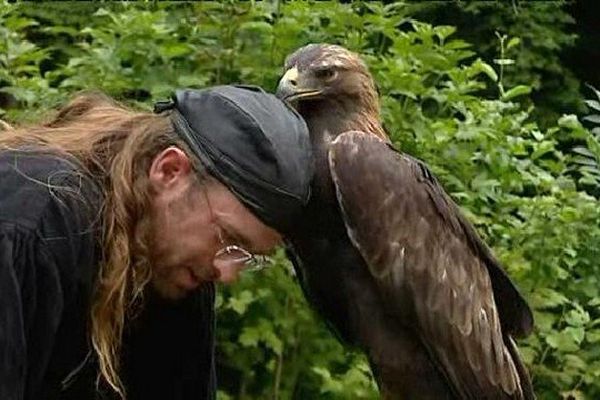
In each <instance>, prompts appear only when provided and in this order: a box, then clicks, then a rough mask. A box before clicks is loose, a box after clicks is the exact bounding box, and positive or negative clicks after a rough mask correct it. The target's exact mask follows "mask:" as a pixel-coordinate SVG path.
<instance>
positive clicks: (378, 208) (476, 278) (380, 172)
mask: <svg viewBox="0 0 600 400" xmlns="http://www.w3.org/2000/svg"><path fill="white" fill-rule="evenodd" d="M329 160H330V168H331V173H332V176H333V181H334V184H335V188H336V192H337V197H338V201H339V202H340V206H341V209H342V213H343V215H344V221H345V223H346V225H347V228H348V234H349V236H350V239H351V240H352V242H353V243H354V245H355V246H356V247H357V248H358V250H359V251H360V252H361V254H362V255H363V257H364V259H365V261H366V262H367V265H368V266H369V268H370V269H371V271H372V272H373V275H374V276H375V277H376V279H377V281H378V282H379V285H380V289H381V290H382V292H385V293H388V298H389V301H388V302H387V303H386V307H387V308H388V312H389V313H390V314H392V315H393V314H396V315H398V316H400V315H402V314H404V313H406V309H404V310H400V309H398V305H399V304H404V305H405V304H406V301H404V300H403V299H405V298H406V297H409V298H411V300H412V303H413V310H412V311H413V313H414V316H415V318H416V321H417V330H418V331H419V332H420V336H421V339H422V341H423V344H424V345H425V347H426V348H427V349H428V351H429V352H430V354H431V356H432V358H433V359H434V360H437V362H438V363H439V364H440V367H441V369H442V370H443V371H444V373H445V375H446V376H447V378H448V379H449V380H450V381H451V382H452V386H453V387H454V388H455V390H456V391H457V393H458V394H459V396H460V397H461V398H468V399H477V398H489V399H509V398H511V399H523V398H525V397H524V394H523V393H522V389H521V384H520V382H521V377H520V376H519V374H518V371H517V369H516V367H515V364H514V362H513V359H512V356H511V354H510V352H509V351H508V349H507V348H506V345H505V342H504V340H505V339H504V336H503V333H502V329H501V325H500V321H499V317H498V312H497V309H496V306H495V302H494V294H493V290H492V285H491V282H490V277H489V275H488V273H487V268H486V267H485V265H483V264H482V262H481V260H480V259H479V258H478V256H477V254H475V252H474V251H473V249H472V248H471V246H470V244H469V241H468V240H467V238H466V234H465V232H464V230H463V229H462V226H461V224H460V221H459V220H458V219H457V216H456V215H453V211H454V210H455V209H456V208H455V207H450V206H449V205H450V204H451V200H450V199H449V198H448V197H447V196H446V195H445V194H444V193H443V191H441V189H439V190H438V193H436V195H438V196H443V201H444V202H445V203H447V205H446V206H445V207H444V208H443V209H442V210H440V209H439V206H440V202H438V204H437V205H436V204H435V203H434V202H433V201H432V200H431V196H432V193H431V188H432V187H433V188H436V186H432V187H430V186H428V185H423V184H422V183H421V182H420V176H421V174H420V172H421V168H422V166H421V167H419V168H415V167H416V164H417V163H416V161H415V160H414V159H411V158H410V157H408V156H405V155H402V154H400V153H397V152H394V151H393V150H391V149H390V147H389V146H387V145H386V144H385V143H383V142H382V141H381V140H379V139H377V138H375V137H374V136H372V135H365V134H363V133H360V132H349V133H344V134H342V135H340V136H338V138H337V139H336V140H335V141H334V142H333V143H332V145H331V148H330V153H329ZM415 171H417V173H415ZM357 177H360V178H361V179H360V184H357ZM390 192H392V193H390ZM393 200H395V201H393ZM382 204H386V206H385V207H382ZM440 211H441V212H443V213H444V214H445V215H444V217H445V218H439V215H438V214H439V212H440ZM390 242H391V243H393V245H390ZM400 253H402V257H400V256H399V255H400ZM400 258H402V260H401V262H398V260H399V259H400ZM399 269H400V270H401V271H398V272H396V271H397V270H399ZM390 277H396V279H390ZM398 278H399V279H398ZM465 295H467V296H465Z"/></svg>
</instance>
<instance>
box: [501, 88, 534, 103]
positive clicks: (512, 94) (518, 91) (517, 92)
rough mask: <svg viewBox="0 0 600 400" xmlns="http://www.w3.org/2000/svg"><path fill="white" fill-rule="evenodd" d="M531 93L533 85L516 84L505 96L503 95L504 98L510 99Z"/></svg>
mask: <svg viewBox="0 0 600 400" xmlns="http://www.w3.org/2000/svg"><path fill="white" fill-rule="evenodd" d="M529 93H531V86H525V85H518V86H515V87H514V88H512V89H510V90H509V91H507V92H506V93H504V96H502V99H503V100H510V99H512V98H514V97H517V96H523V95H525V94H529Z"/></svg>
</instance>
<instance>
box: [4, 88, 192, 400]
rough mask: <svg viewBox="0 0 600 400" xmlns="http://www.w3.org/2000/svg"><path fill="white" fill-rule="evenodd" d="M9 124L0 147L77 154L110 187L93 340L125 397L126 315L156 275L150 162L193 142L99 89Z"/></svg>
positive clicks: (160, 118)
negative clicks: (32, 120) (40, 118)
mask: <svg viewBox="0 0 600 400" xmlns="http://www.w3.org/2000/svg"><path fill="white" fill-rule="evenodd" d="M3 128H4V129H3V130H1V131H0V150H3V149H4V150H6V149H16V148H22V147H23V146H27V147H28V148H32V147H34V148H36V149H40V150H42V151H47V152H51V153H53V154H58V155H65V156H70V157H72V158H75V159H76V160H77V161H78V163H79V164H80V166H81V168H82V169H83V172H84V173H85V174H87V176H88V177H91V179H92V180H93V181H94V182H96V183H98V184H99V186H100V188H101V190H102V192H103V195H104V200H103V206H102V222H103V223H102V248H103V254H102V263H101V266H100V270H99V275H98V280H97V283H96V290H95V293H94V299H93V302H92V309H91V340H92V345H93V348H94V351H95V352H96V354H97V356H98V360H99V365H100V374H101V375H102V377H103V378H104V379H105V380H106V382H107V383H108V384H109V385H110V387H112V388H113V389H114V390H115V391H116V392H117V393H119V395H120V396H121V397H122V398H125V390H124V387H123V384H122V381H121V379H120V378H119V358H120V350H121V341H122V336H123V326H124V321H125V319H126V317H127V316H128V314H129V313H130V312H131V311H132V310H133V309H134V308H135V305H136V304H139V301H140V300H141V295H142V293H143V289H144V287H145V285H146V284H147V283H148V282H149V280H150V277H151V269H150V263H149V256H148V253H149V249H148V232H149V231H150V219H149V212H148V210H149V202H150V192H149V184H148V170H149V167H150V164H151V162H152V159H153V158H154V156H155V155H156V154H157V153H158V152H160V151H161V150H162V149H164V148H166V147H168V146H171V145H176V146H179V147H181V148H183V149H185V145H183V143H181V142H180V141H179V140H178V138H177V136H176V134H175V132H174V131H173V128H172V125H171V123H170V121H169V119H168V118H167V116H166V115H164V114H161V115H156V114H152V113H149V112H136V111H133V110H131V109H128V108H127V107H124V106H122V105H120V104H118V103H116V102H115V101H113V100H111V99H110V98H108V97H106V96H104V95H102V94H99V93H93V94H83V95H79V96H77V97H75V98H74V99H73V100H72V101H71V102H70V103H69V104H67V105H66V106H65V107H63V108H62V109H60V110H59V111H58V113H57V114H56V115H55V116H54V117H53V118H52V119H50V120H49V122H47V123H42V124H38V125H34V126H24V127H18V128H13V127H10V126H3ZM187 153H188V154H190V153H189V152H187Z"/></svg>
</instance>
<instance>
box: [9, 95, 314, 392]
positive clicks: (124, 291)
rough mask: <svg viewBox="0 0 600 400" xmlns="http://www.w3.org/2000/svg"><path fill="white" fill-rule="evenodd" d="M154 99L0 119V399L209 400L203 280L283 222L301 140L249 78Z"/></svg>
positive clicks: (307, 172) (254, 248) (307, 170)
mask: <svg viewBox="0 0 600 400" xmlns="http://www.w3.org/2000/svg"><path fill="white" fill-rule="evenodd" d="M157 106H158V107H157V108H158V111H159V113H158V114H151V113H143V112H133V111H130V110H128V109H126V108H124V107H121V106H119V105H116V104H114V103H113V102H111V101H110V100H108V99H106V98H102V97H99V96H81V97H79V98H76V99H75V100H74V101H73V102H72V103H71V104H69V105H67V106H66V107H65V108H63V109H62V110H60V111H59V112H58V114H57V116H56V117H55V118H54V119H53V120H52V121H50V122H48V123H46V124H42V125H38V126H31V127H26V128H20V129H14V128H9V129H8V130H6V131H4V132H0V398H1V399H3V400H13V399H18V400H21V399H93V398H109V397H121V398H127V399H152V398H164V399H192V398H193V399H210V398H214V395H215V390H216V389H215V387H216V386H215V377H214V358H213V357H214V356H213V347H214V335H213V329H214V315H213V302H214V286H213V283H212V282H213V281H215V280H221V281H224V282H231V281H234V280H235V278H236V276H237V274H238V273H239V271H240V270H241V269H243V268H244V267H245V266H246V265H247V264H248V263H250V262H252V261H253V260H254V258H255V257H254V255H255V254H262V253H267V252H269V251H270V250H271V249H272V248H273V247H274V246H276V245H277V244H278V242H279V241H280V234H285V232H286V231H287V230H288V229H289V228H290V226H291V225H292V224H294V221H295V218H296V217H297V215H298V212H299V210H300V209H301V207H302V206H303V205H304V204H305V203H306V202H307V200H308V196H309V182H310V179H311V174H312V164H311V155H310V150H309V149H310V144H309V139H308V134H307V130H306V126H305V124H304V122H303V121H302V119H301V118H300V117H299V116H298V115H297V114H296V113H295V112H294V111H292V110H291V109H289V108H287V106H285V105H284V104H283V103H281V102H280V101H279V100H277V99H275V98H274V97H273V96H271V95H269V94H266V93H264V92H262V91H261V90H260V89H257V88H250V87H230V86H224V87H216V88H212V89H208V90H204V91H194V90H183V91H178V92H177V94H176V96H175V97H174V99H173V101H172V102H170V103H162V104H158V105H157ZM96 378H99V379H98V380H97V379H96ZM115 394H116V396H115Z"/></svg>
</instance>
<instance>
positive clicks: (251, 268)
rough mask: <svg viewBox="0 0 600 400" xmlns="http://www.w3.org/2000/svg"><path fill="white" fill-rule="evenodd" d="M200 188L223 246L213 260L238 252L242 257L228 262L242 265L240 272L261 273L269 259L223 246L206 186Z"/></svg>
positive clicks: (220, 231) (221, 234)
mask: <svg viewBox="0 0 600 400" xmlns="http://www.w3.org/2000/svg"><path fill="white" fill-rule="evenodd" d="M202 186H203V190H202V192H203V193H204V198H205V199H206V205H207V206H208V212H209V213H210V220H211V225H212V226H213V228H214V229H215V231H216V233H217V237H218V238H219V242H220V244H221V245H222V246H223V248H221V249H220V250H218V251H217V252H216V253H215V255H214V259H217V258H218V257H220V256H223V255H224V254H231V253H232V252H234V251H238V252H240V253H242V257H240V258H234V259H232V260H230V262H233V263H235V264H238V263H240V264H243V265H244V269H243V270H242V272H257V271H261V270H263V269H265V268H266V266H267V264H268V263H269V261H270V258H269V257H268V256H265V255H259V254H253V253H251V252H249V251H248V250H246V249H245V248H243V247H241V246H238V245H235V244H231V245H226V244H225V240H224V239H223V233H222V228H221V227H220V226H219V225H218V224H217V223H215V222H214V221H216V217H215V214H214V212H213V209H212V206H211V204H210V199H209V198H208V193H207V189H206V186H205V185H202Z"/></svg>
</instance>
